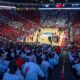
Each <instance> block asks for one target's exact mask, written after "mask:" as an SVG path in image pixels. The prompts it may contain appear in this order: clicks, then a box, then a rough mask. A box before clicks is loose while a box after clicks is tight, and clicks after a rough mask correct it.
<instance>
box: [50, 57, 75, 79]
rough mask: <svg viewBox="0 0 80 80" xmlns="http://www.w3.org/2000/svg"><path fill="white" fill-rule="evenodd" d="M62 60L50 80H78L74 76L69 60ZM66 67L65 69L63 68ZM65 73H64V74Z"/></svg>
mask: <svg viewBox="0 0 80 80" xmlns="http://www.w3.org/2000/svg"><path fill="white" fill-rule="evenodd" d="M64 59H65V58H61V59H60V62H59V64H58V66H57V67H55V69H54V70H53V74H52V76H51V78H50V79H49V80H76V79H75V78H74V76H73V75H72V72H71V70H70V66H69V63H68V61H67V59H65V63H64ZM63 65H64V68H63ZM62 71H63V73H62Z"/></svg>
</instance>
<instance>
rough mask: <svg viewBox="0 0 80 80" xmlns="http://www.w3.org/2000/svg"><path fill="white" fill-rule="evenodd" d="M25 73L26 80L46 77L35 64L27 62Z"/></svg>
mask: <svg viewBox="0 0 80 80" xmlns="http://www.w3.org/2000/svg"><path fill="white" fill-rule="evenodd" d="M23 73H24V74H26V79H25V80H38V76H40V77H44V73H43V72H42V70H41V69H40V67H39V66H38V65H37V64H35V63H33V62H26V63H25V64H24V65H23Z"/></svg>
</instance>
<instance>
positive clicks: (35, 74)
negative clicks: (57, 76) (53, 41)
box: [0, 43, 59, 80]
mask: <svg viewBox="0 0 80 80" xmlns="http://www.w3.org/2000/svg"><path fill="white" fill-rule="evenodd" d="M57 50H58V51H56V50H55V48H54V47H52V46H50V45H45V44H43V45H38V44H20V43H17V44H15V43H7V44H6V43H4V44H0V79H1V78H2V80H48V79H49V78H50V76H51V75H52V71H53V69H54V68H55V66H57V65H58V63H59V53H58V52H59V49H57Z"/></svg>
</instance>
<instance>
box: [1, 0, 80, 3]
mask: <svg viewBox="0 0 80 80" xmlns="http://www.w3.org/2000/svg"><path fill="white" fill-rule="evenodd" d="M0 1H8V2H14V3H51V2H58V3H59V2H62V3H64V2H80V0H0Z"/></svg>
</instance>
